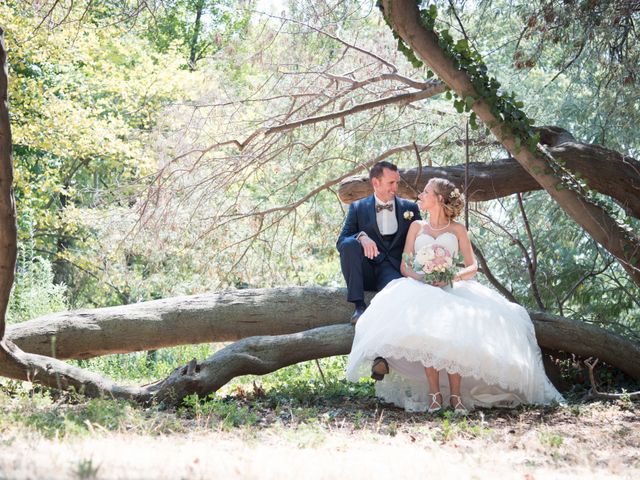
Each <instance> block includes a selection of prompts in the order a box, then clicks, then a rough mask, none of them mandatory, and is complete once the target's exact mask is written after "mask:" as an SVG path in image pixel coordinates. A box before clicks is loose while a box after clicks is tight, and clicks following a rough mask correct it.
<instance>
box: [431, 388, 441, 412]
mask: <svg viewBox="0 0 640 480" xmlns="http://www.w3.org/2000/svg"><path fill="white" fill-rule="evenodd" d="M429 396H430V397H431V403H430V404H429V408H428V409H427V412H429V413H436V412H439V411H440V410H442V394H441V393H440V392H436V393H430V394H429Z"/></svg>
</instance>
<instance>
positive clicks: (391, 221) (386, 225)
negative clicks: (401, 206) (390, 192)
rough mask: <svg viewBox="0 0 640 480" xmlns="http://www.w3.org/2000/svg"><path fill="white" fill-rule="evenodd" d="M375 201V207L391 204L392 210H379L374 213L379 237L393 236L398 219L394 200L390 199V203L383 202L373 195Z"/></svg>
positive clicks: (396, 228) (396, 229)
mask: <svg viewBox="0 0 640 480" xmlns="http://www.w3.org/2000/svg"><path fill="white" fill-rule="evenodd" d="M374 197H375V199H376V205H388V204H391V205H392V206H393V209H392V210H391V211H389V210H381V211H379V212H376V220H377V221H378V229H379V230H380V234H381V235H393V234H394V233H396V232H397V231H398V219H397V217H396V210H395V209H396V205H395V203H396V202H395V199H394V198H392V199H391V201H390V202H383V201H381V200H380V199H379V198H378V197H376V196H375V195H374Z"/></svg>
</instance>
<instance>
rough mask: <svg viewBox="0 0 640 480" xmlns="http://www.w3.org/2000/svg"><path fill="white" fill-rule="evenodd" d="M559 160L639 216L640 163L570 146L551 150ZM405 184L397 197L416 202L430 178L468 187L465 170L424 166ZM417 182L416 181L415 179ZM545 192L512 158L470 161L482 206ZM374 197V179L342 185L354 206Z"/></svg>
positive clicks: (472, 192) (405, 176)
mask: <svg viewBox="0 0 640 480" xmlns="http://www.w3.org/2000/svg"><path fill="white" fill-rule="evenodd" d="M549 150H550V152H551V153H552V154H553V156H554V157H555V158H558V159H560V160H562V161H564V162H565V164H566V166H567V168H568V169H569V170H571V171H572V172H577V173H580V175H581V176H582V177H583V178H584V179H585V181H586V182H587V184H588V185H589V187H591V188H592V189H594V190H597V191H598V192H600V193H602V194H604V195H607V196H609V197H611V198H613V199H614V200H616V202H618V204H619V205H621V206H622V207H623V208H624V209H625V211H626V212H627V214H629V215H633V216H634V217H636V218H640V162H638V161H637V160H635V159H633V158H631V157H625V156H624V155H621V154H620V153H618V152H616V151H613V150H608V149H606V148H602V147H599V146H596V145H586V144H582V143H575V142H565V143H562V144H559V145H556V146H553V147H550V148H549ZM400 175H401V178H402V180H403V181H402V182H400V185H399V188H398V194H399V195H400V196H401V197H404V198H416V196H417V193H418V192H420V191H422V189H423V188H424V186H425V185H426V184H427V182H428V181H429V179H431V178H433V177H444V178H447V179H449V180H451V181H452V182H453V183H455V184H456V185H457V186H459V187H460V188H461V189H462V188H464V177H465V166H464V165H451V166H446V167H423V168H422V169H420V170H418V169H417V168H412V169H407V170H401V171H400ZM416 180H417V181H416ZM534 190H543V188H542V186H541V185H540V184H539V183H538V182H537V181H536V180H535V179H534V178H533V177H532V176H531V175H529V174H528V173H527V172H526V170H525V169H524V168H523V167H522V166H521V165H520V164H519V163H518V162H517V161H516V160H515V159H513V158H508V159H503V160H499V161H496V162H492V163H479V162H470V163H469V190H468V192H467V197H468V198H469V200H471V201H473V202H483V201H486V200H494V199H496V198H501V197H506V196H508V195H513V194H514V193H524V192H531V191H534ZM372 193H373V189H372V187H371V183H370V182H369V177H368V176H366V175H362V176H358V177H350V178H347V179H345V180H344V181H343V182H341V183H340V187H339V189H338V196H339V198H340V200H341V201H342V202H344V203H351V202H354V201H356V200H358V199H360V198H364V197H366V196H368V195H371V194H372Z"/></svg>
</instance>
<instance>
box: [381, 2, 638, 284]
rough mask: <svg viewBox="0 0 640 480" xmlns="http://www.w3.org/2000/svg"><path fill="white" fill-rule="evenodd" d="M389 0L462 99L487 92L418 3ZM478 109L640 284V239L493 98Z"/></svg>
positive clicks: (392, 17)
mask: <svg viewBox="0 0 640 480" xmlns="http://www.w3.org/2000/svg"><path fill="white" fill-rule="evenodd" d="M383 4H384V11H385V15H387V19H388V21H389V22H390V25H392V27H393V29H394V30H395V31H396V32H397V33H398V35H400V37H401V38H402V39H403V40H404V41H405V42H406V43H407V44H408V45H409V46H410V47H411V48H412V49H413V51H414V52H415V53H416V54H417V55H418V56H419V57H420V58H421V59H423V60H424V61H425V62H426V63H427V64H428V65H429V67H431V69H432V70H433V71H434V72H435V73H436V74H437V75H438V76H439V77H440V78H441V79H442V80H443V81H444V82H445V83H446V84H447V85H449V87H451V89H452V90H454V91H455V92H456V93H457V94H458V95H459V96H460V98H467V97H472V98H480V97H481V96H480V95H479V94H478V92H476V90H475V88H474V87H473V85H472V84H471V81H470V79H469V77H468V75H467V74H466V73H465V72H464V71H461V70H458V69H457V68H456V67H455V66H454V64H453V61H452V60H451V59H450V58H447V56H446V55H445V53H444V51H443V50H442V48H441V47H440V45H439V43H438V40H439V38H438V36H437V34H436V33H435V32H433V31H429V30H427V29H426V28H425V27H424V26H423V25H422V23H421V20H420V12H419V10H418V6H417V5H416V3H415V2H413V1H411V0H384V1H383ZM472 108H473V110H474V112H475V113H476V114H477V115H478V117H479V118H480V119H481V120H482V122H483V123H484V124H485V125H491V126H492V128H491V131H492V132H493V134H494V135H495V136H496V138H498V139H499V140H500V142H501V143H502V144H503V145H504V147H505V148H506V149H507V150H508V151H509V153H511V155H513V156H514V158H515V159H516V160H517V161H518V163H520V165H522V166H523V168H524V169H525V170H526V171H527V173H529V175H531V176H532V177H533V178H534V179H535V180H536V181H537V182H538V183H539V184H540V185H541V186H542V187H544V189H545V190H546V191H547V192H548V193H549V195H551V197H552V198H553V199H554V200H555V201H556V202H558V204H559V205H560V206H561V207H562V209H563V210H564V211H565V212H567V214H568V215H569V216H570V217H571V218H573V219H574V220H575V221H576V222H577V223H578V224H579V225H581V226H582V227H583V228H584V229H585V230H586V231H587V232H588V233H589V234H590V235H591V236H592V237H593V238H594V239H595V240H596V241H597V242H598V243H600V244H601V245H603V246H604V248H606V249H607V250H608V251H609V252H611V253H612V254H613V255H614V256H615V257H616V258H617V259H618V260H619V261H620V263H621V265H622V266H623V268H624V269H625V270H626V271H627V273H628V274H629V275H630V276H631V278H632V279H633V280H634V281H635V282H636V283H637V284H638V285H640V255H639V253H640V239H638V237H637V236H635V235H633V234H629V233H628V232H627V231H626V230H625V229H624V228H623V227H622V226H620V225H618V224H617V222H616V221H615V219H613V218H612V217H611V216H609V214H608V213H607V212H606V211H605V210H604V209H603V208H601V207H599V206H597V205H595V204H594V203H591V202H590V201H588V200H586V199H585V198H584V197H582V196H581V195H580V194H578V193H577V192H575V191H573V190H571V189H568V188H563V184H562V181H561V179H560V178H558V177H556V176H555V175H553V174H551V173H547V170H548V169H547V162H546V160H545V159H544V158H543V156H542V155H541V154H540V153H539V152H538V153H532V152H530V151H528V150H527V149H524V148H522V149H521V148H519V147H518V146H517V145H516V140H515V138H514V137H513V135H511V134H510V133H508V132H509V131H510V129H509V126H508V125H506V124H505V123H504V122H503V121H502V120H501V119H500V118H497V117H495V116H494V115H493V114H492V113H491V108H490V106H489V104H488V103H486V102H485V101H484V100H478V101H476V102H475V103H474V104H473V107H472Z"/></svg>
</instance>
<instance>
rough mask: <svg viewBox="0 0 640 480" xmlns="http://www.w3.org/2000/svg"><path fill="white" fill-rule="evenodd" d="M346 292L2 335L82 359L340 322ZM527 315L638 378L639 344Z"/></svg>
mask: <svg viewBox="0 0 640 480" xmlns="http://www.w3.org/2000/svg"><path fill="white" fill-rule="evenodd" d="M345 293H346V291H345V290H344V289H338V288H320V287H311V288H307V287H295V288H294V287H290V288H274V289H255V290H237V291H229V292H223V293H218V294H211V295H195V296H192V297H178V298H173V299H171V298H169V299H165V300H155V301H151V302H145V303H140V304H134V305H125V306H122V307H110V308H101V309H96V310H85V311H76V312H65V313H61V314H55V315H48V316H46V317H41V318H39V319H35V320H31V321H29V322H25V323H21V324H18V325H11V326H10V327H9V329H7V338H9V339H11V340H12V341H14V342H15V343H16V344H17V345H19V346H20V347H22V348H23V349H24V350H26V351H29V352H32V353H38V354H44V355H51V351H52V345H54V348H55V353H56V356H57V357H59V358H88V357H92V356H96V355H106V354H109V353H127V352H133V351H140V350H150V349H155V348H161V347H170V346H176V345H184V344H192V343H204V342H228V341H233V340H238V339H241V338H247V337H251V336H255V335H284V334H292V333H295V332H302V331H306V330H310V329H313V328H317V327H323V326H330V325H343V324H346V323H347V322H348V321H349V317H350V315H351V311H352V306H351V304H349V303H348V302H346V300H345ZM369 298H370V297H369ZM530 314H531V317H532V320H533V323H534V325H535V328H536V333H537V335H538V343H539V344H540V346H541V347H543V348H548V349H550V350H562V351H565V352H571V353H576V354H577V355H581V356H593V357H597V358H600V359H601V360H602V361H604V362H607V363H609V364H611V365H613V366H615V367H617V368H619V369H621V370H622V371H624V372H626V373H627V374H629V375H630V376H632V377H634V378H640V346H639V345H636V344H634V343H633V342H631V341H630V340H628V339H626V338H624V337H622V336H619V335H616V334H614V333H611V332H608V331H606V330H604V329H601V328H598V327H595V326H592V325H588V324H586V323H584V322H579V321H576V320H569V319H566V318H563V317H558V316H553V315H549V314H545V313H539V312H535V311H532V312H530ZM54 336H55V338H56V339H55V342H52V340H51V339H52V337H54ZM343 353H348V350H347V351H346V352H343ZM0 374H3V367H2V365H1V364H0Z"/></svg>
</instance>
